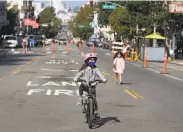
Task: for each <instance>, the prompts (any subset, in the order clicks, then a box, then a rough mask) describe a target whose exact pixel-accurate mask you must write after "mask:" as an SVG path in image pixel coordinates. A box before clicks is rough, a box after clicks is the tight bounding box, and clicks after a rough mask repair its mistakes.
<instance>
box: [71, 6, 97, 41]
mask: <svg viewBox="0 0 183 132" xmlns="http://www.w3.org/2000/svg"><path fill="white" fill-rule="evenodd" d="M93 11H94V9H93V8H90V6H88V5H85V6H84V7H81V8H80V10H79V12H78V13H77V16H76V18H75V19H74V20H73V21H71V22H70V23H69V27H70V29H71V31H72V34H73V36H74V37H80V38H81V39H84V40H87V39H88V38H89V37H90V36H91V35H92V30H93V29H92V28H91V27H90V26H89V23H90V22H92V17H93V16H92V15H93ZM80 25H81V26H84V27H79V26H80Z"/></svg>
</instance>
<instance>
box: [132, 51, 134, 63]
mask: <svg viewBox="0 0 183 132" xmlns="http://www.w3.org/2000/svg"><path fill="white" fill-rule="evenodd" d="M133 54H134V48H132V52H131V63H132V62H133Z"/></svg>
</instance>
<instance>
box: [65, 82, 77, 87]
mask: <svg viewBox="0 0 183 132" xmlns="http://www.w3.org/2000/svg"><path fill="white" fill-rule="evenodd" d="M66 85H70V86H74V87H76V86H77V85H76V83H75V82H71V83H70V82H66V81H62V86H66Z"/></svg>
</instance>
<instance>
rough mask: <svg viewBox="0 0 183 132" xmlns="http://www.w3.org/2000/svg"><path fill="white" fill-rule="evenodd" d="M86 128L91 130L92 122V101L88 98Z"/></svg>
mask: <svg viewBox="0 0 183 132" xmlns="http://www.w3.org/2000/svg"><path fill="white" fill-rule="evenodd" d="M88 110H89V112H88V127H89V128H90V129H91V128H92V122H93V99H92V98H89V100H88Z"/></svg>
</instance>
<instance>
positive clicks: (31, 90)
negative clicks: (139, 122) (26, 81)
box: [27, 89, 44, 95]
mask: <svg viewBox="0 0 183 132" xmlns="http://www.w3.org/2000/svg"><path fill="white" fill-rule="evenodd" d="M41 91H44V89H30V90H29V92H28V93H27V95H31V94H32V93H40V92H41Z"/></svg>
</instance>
